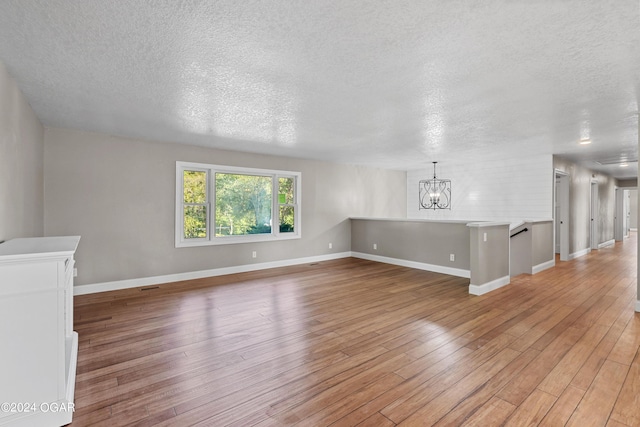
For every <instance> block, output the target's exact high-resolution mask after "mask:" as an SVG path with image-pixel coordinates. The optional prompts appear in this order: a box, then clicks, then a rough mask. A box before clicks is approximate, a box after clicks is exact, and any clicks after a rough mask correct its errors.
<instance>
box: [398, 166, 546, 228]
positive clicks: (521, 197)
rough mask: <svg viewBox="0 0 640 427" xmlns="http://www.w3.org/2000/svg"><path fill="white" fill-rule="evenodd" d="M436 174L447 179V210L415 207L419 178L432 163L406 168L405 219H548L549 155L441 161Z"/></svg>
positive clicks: (427, 173) (428, 172) (429, 174)
mask: <svg viewBox="0 0 640 427" xmlns="http://www.w3.org/2000/svg"><path fill="white" fill-rule="evenodd" d="M437 175H438V178H445V179H450V180H451V188H452V192H451V193H452V206H451V210H436V211H433V210H428V211H427V210H419V209H418V182H419V181H420V180H421V179H429V178H432V177H433V167H432V166H431V165H429V167H428V168H425V169H420V170H411V171H408V172H407V218H424V219H452V220H477V221H510V222H518V221H522V220H524V219H529V220H536V219H549V218H551V217H552V207H553V157H552V156H550V155H548V156H547V155H545V156H531V157H527V156H522V158H521V159H509V160H508V161H507V160H504V159H500V160H490V161H482V162H474V161H471V160H467V161H465V160H462V161H456V162H440V163H438V168H437Z"/></svg>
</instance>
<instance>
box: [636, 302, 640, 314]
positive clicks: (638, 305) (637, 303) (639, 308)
mask: <svg viewBox="0 0 640 427" xmlns="http://www.w3.org/2000/svg"><path fill="white" fill-rule="evenodd" d="M636 312H638V313H640V300H637V301H636Z"/></svg>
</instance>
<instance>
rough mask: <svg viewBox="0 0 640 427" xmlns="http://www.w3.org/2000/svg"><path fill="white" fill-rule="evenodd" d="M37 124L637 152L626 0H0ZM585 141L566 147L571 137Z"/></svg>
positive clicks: (586, 157) (237, 139)
mask: <svg viewBox="0 0 640 427" xmlns="http://www.w3.org/2000/svg"><path fill="white" fill-rule="evenodd" d="M0 61H2V62H4V63H5V65H6V67H7V68H8V70H9V72H10V73H11V74H12V75H13V76H14V77H15V79H16V80H17V81H18V84H19V86H20V87H21V89H22V91H23V92H24V94H25V95H26V97H27V98H28V100H29V102H30V103H31V105H32V107H33V108H34V110H35V111H36V114H37V115H38V116H39V117H40V119H41V120H42V121H43V123H44V124H45V125H48V126H56V127H68V128H77V129H84V130H91V131H99V132H107V133H112V134H116V135H124V136H132V137H139V138H145V139H153V140H162V141H172V142H182V143H190V144H197V145H206V146H213V147H219V148H226V149H233V150H241V151H251V152H258V153H273V154H279V155H287V156H296V157H306V158H316V159H324V160H333V161H343V162H349V163H356V164H363V165H372V166H379V167H385V168H394V169H415V168H420V167H424V166H425V165H429V162H431V161H432V160H439V161H455V160H456V159H459V156H465V157H472V158H476V159H478V160H479V161H481V160H482V159H487V158H489V157H491V158H495V157H499V158H504V160H505V162H508V160H509V158H511V157H513V156H527V155H531V154H558V155H561V156H564V157H567V158H569V159H572V160H575V161H579V162H582V163H584V164H585V165H587V166H589V167H591V168H593V169H596V170H601V171H605V172H608V173H609V174H611V175H614V176H617V177H625V176H636V175H637V163H632V164H631V165H630V167H628V168H620V167H618V165H617V164H614V165H605V166H599V165H598V164H597V163H594V162H593V160H603V161H604V160H607V161H611V159H614V160H616V159H620V158H623V157H626V158H627V159H629V160H635V159H637V155H638V97H639V92H640V2H638V0H599V1H595V0H581V1H576V0H569V1H560V0H529V1H527V0H499V1H498V0H484V1H471V0H469V1H442V0H439V1H435V0H433V1H419V0H411V1H402V0H393V1H390V0H389V1H381V0H369V1H364V0H353V1H344V0H341V1H337V0H335V1H309V0H302V1H300V0H278V1H256V0H245V1H242V2H240V1H237V0H232V1H196V0H182V1H178V0H154V1H151V0H147V1H141V0H137V1H105V0H46V1H45V0H42V1H36V0H3V1H2V2H1V3H0ZM586 137H589V138H590V139H591V140H592V141H593V142H592V144H590V145H588V146H580V145H579V144H578V141H579V140H580V139H581V138H586Z"/></svg>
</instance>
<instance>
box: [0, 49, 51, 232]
mask: <svg viewBox="0 0 640 427" xmlns="http://www.w3.org/2000/svg"><path fill="white" fill-rule="evenodd" d="M43 140H44V129H43V127H42V124H41V123H40V120H38V118H37V117H36V115H35V114H34V112H33V110H32V109H31V107H30V106H29V103H28V102H27V100H26V99H25V97H24V96H23V95H22V92H21V91H20V89H18V86H17V85H16V82H15V81H14V80H13V78H12V77H11V76H10V75H9V74H8V72H7V70H6V68H5V67H4V65H3V64H2V63H1V62H0V240H7V239H11V238H14V237H36V236H42V234H43V213H44V209H43V197H44V196H43V147H42V144H43Z"/></svg>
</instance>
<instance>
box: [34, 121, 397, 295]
mask: <svg viewBox="0 0 640 427" xmlns="http://www.w3.org/2000/svg"><path fill="white" fill-rule="evenodd" d="M177 160H182V161H192V162H202V163H211V164H220V165H229V166H245V167H252V168H264V169H278V170H291V171H299V172H301V173H302V205H301V212H302V238H301V239H295V240H284V241H274V242H260V243H241V244H234V245H217V246H201V247H192V248H178V249H176V248H175V247H174V243H175V241H174V236H175V234H174V225H175V168H176V163H175V162H176V161H177ZM45 179H46V188H45V233H46V235H81V236H82V240H81V241H80V245H79V246H78V252H77V253H76V261H77V266H78V277H77V280H76V284H78V285H83V284H95V283H102V282H110V281H118V280H126V279H141V278H147V277H152V276H163V275H171V274H178V273H189V272H194V271H201V270H211V269H217V268H225V267H236V266H243V265H248V264H255V263H263V262H277V261H286V260H289V259H296V258H304V257H312V256H323V255H330V254H332V253H340V252H345V251H350V250H351V228H350V227H351V225H350V221H349V217H350V216H373V217H395V218H402V217H404V216H405V215H404V213H405V206H406V200H405V194H406V192H405V188H404V187H405V185H406V179H407V178H406V173H405V172H403V171H390V170H382V169H373V168H366V167H359V166H350V165H344V164H335V163H327V162H319V161H311V160H301V159H295V158H288V157H278V156H266V155H259V154H251V153H241V152H236V151H225V150H216V149H210V148H204V147H195V146H190V145H184V144H169V143H160V142H152V141H142V140H138V139H130V138H121V137H116V136H110V135H105V134H100V133H90V132H81V131H74V130H66V129H52V128H47V129H46V131H45ZM329 243H332V244H333V247H332V249H329ZM252 251H256V252H257V258H255V259H254V258H252V257H251V253H252Z"/></svg>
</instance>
